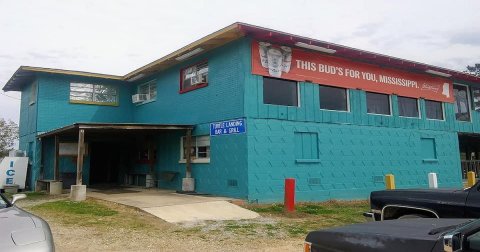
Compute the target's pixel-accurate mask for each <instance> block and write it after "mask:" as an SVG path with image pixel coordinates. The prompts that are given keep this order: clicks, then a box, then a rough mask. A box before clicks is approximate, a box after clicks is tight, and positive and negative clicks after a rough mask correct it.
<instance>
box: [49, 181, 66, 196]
mask: <svg viewBox="0 0 480 252" xmlns="http://www.w3.org/2000/svg"><path fill="white" fill-rule="evenodd" d="M62 188H63V182H62V181H57V182H50V192H49V193H50V194H51V195H58V194H62Z"/></svg>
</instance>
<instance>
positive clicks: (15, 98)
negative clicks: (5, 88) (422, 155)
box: [0, 93, 20, 101]
mask: <svg viewBox="0 0 480 252" xmlns="http://www.w3.org/2000/svg"><path fill="white" fill-rule="evenodd" d="M0 94H1V95H4V96H6V97H8V98H12V99H14V100H17V101H20V99H18V98H17V97H13V96H9V95H6V94H4V93H0Z"/></svg>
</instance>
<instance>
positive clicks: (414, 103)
mask: <svg viewBox="0 0 480 252" xmlns="http://www.w3.org/2000/svg"><path fill="white" fill-rule="evenodd" d="M398 114H399V115H400V116H403V117H419V114H418V100H417V99H415V98H410V97H403V96H399V97H398Z"/></svg>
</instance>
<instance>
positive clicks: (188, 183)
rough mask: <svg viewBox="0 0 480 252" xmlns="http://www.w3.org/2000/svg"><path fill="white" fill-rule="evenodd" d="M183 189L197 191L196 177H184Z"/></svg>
mask: <svg viewBox="0 0 480 252" xmlns="http://www.w3.org/2000/svg"><path fill="white" fill-rule="evenodd" d="M182 191H184V192H193V191H195V179H194V178H183V179H182Z"/></svg>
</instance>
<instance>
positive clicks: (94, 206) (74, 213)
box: [28, 199, 161, 230]
mask: <svg viewBox="0 0 480 252" xmlns="http://www.w3.org/2000/svg"><path fill="white" fill-rule="evenodd" d="M28 210H29V211H31V212H33V213H35V214H37V215H39V216H41V217H43V218H45V219H46V220H47V221H49V220H53V221H55V222H57V223H61V224H64V225H68V226H83V227H95V228H99V229H101V230H107V229H108V230H110V229H117V228H124V229H130V230H154V229H157V228H158V226H160V225H161V222H160V221H159V220H158V221H157V219H156V218H154V217H152V216H149V215H147V214H145V213H143V212H140V211H137V210H135V209H132V208H128V207H125V206H121V205H118V204H115V203H109V202H103V201H98V200H93V199H87V200H86V201H81V202H74V201H69V200H57V201H50V202H45V203H42V204H39V205H35V206H32V207H30V208H29V209H28ZM152 218H153V219H154V220H152Z"/></svg>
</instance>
